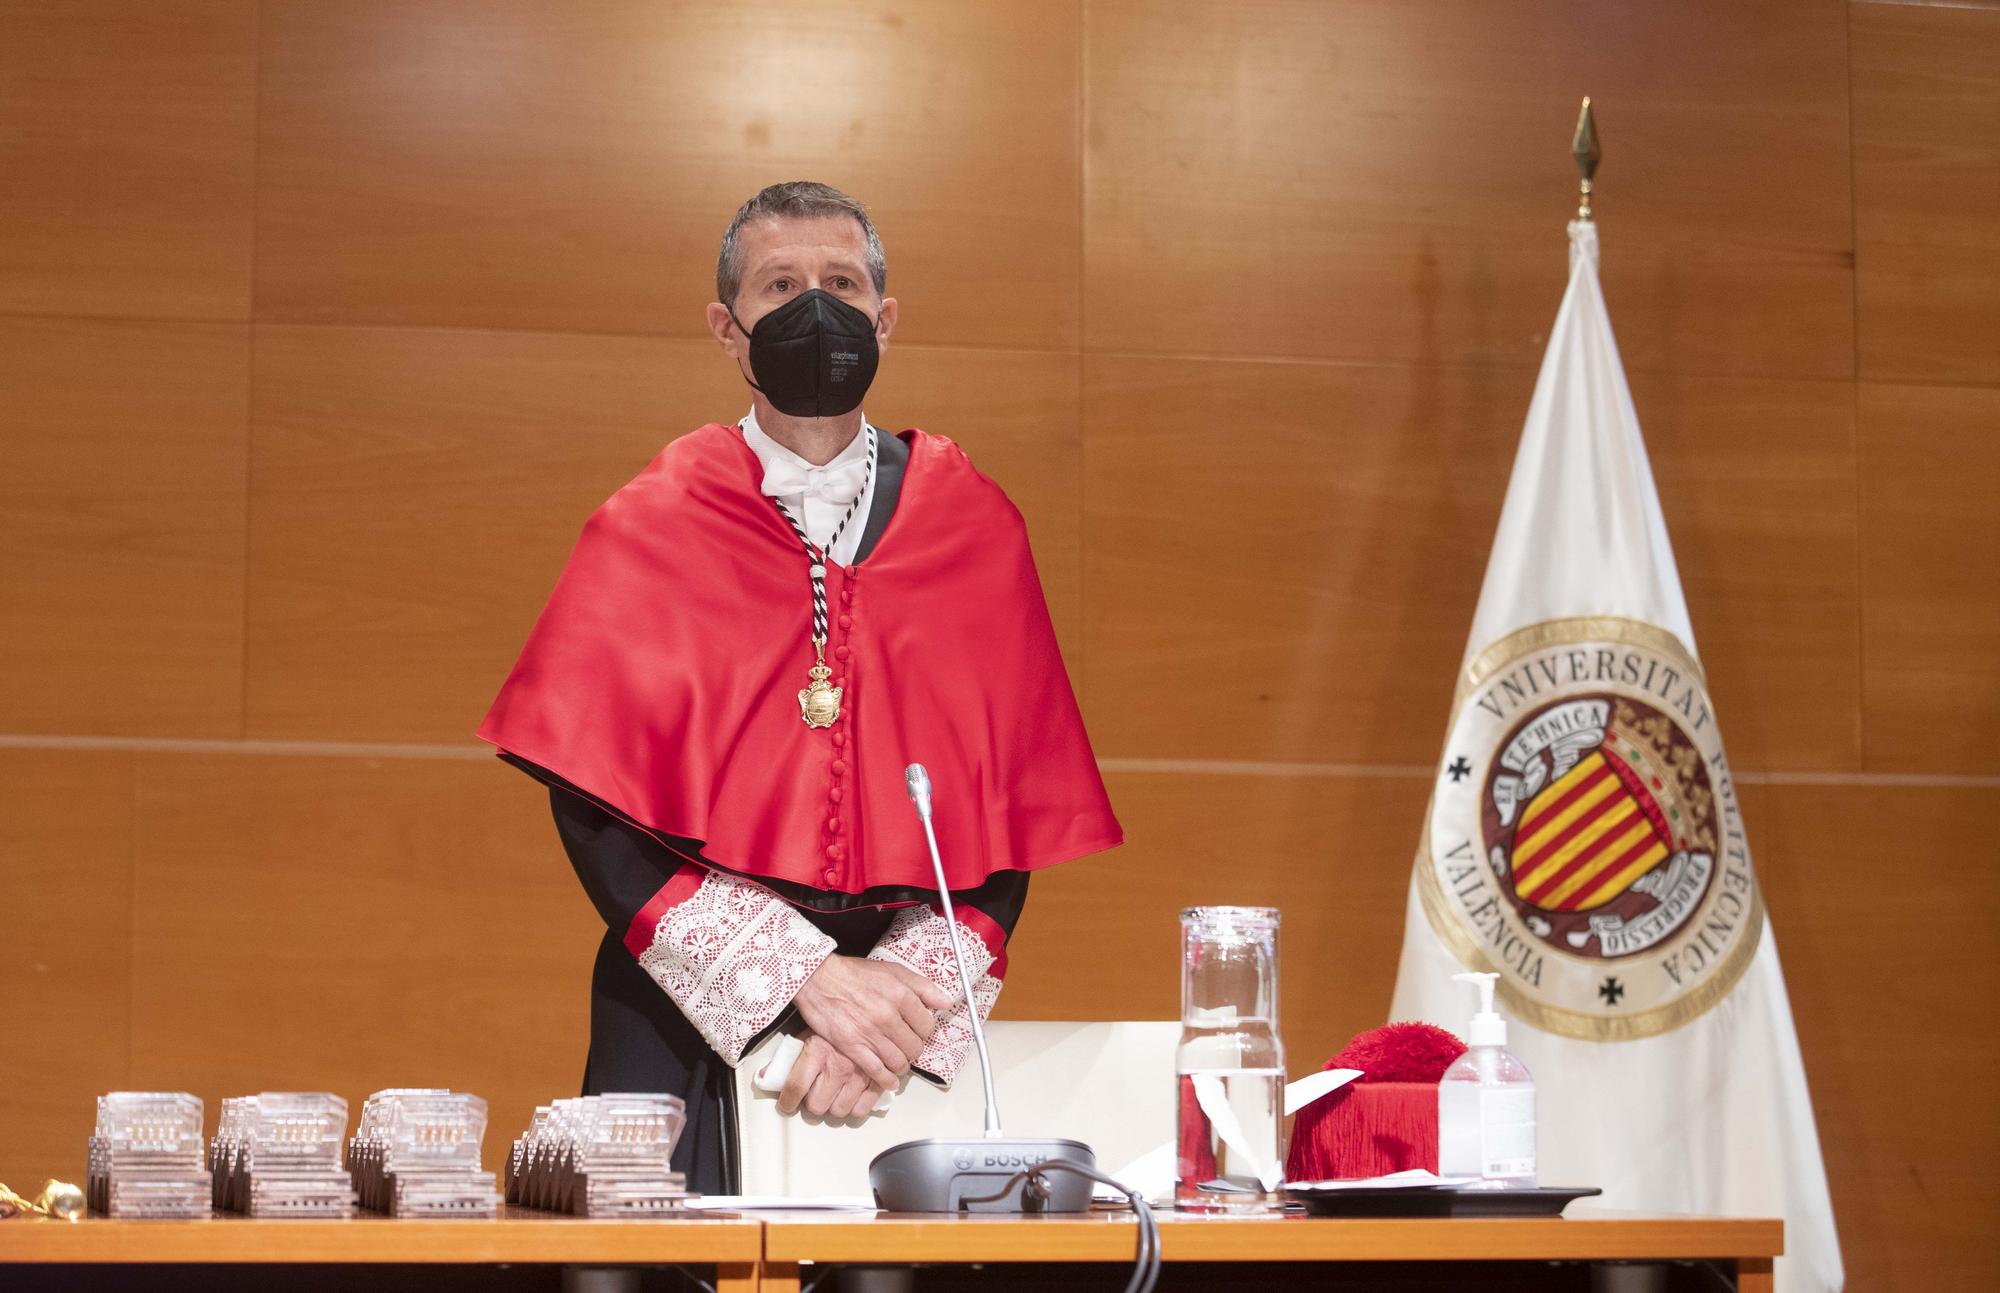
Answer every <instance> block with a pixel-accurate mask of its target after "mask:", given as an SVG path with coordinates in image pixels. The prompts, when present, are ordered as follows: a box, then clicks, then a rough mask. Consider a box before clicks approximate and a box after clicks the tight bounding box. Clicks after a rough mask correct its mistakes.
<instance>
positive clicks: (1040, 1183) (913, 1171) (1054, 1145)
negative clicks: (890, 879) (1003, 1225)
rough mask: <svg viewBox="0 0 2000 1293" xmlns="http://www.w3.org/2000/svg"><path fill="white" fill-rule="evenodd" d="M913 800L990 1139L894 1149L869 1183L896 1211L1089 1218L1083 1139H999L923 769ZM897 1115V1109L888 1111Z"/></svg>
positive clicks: (914, 781)
mask: <svg viewBox="0 0 2000 1293" xmlns="http://www.w3.org/2000/svg"><path fill="white" fill-rule="evenodd" d="M903 781H904V783H905V784H906V785H907V786H908V787H909V791H910V799H911V801H912V802H913V803H915V804H916V806H917V817H918V818H919V819H920V820H921V821H922V822H923V826H924V839H925V841H926V842H927V843H928V844H929V845H930V851H931V872H932V875H933V877H934V878H935V879H936V880H937V887H938V897H939V898H941V899H942V900H943V904H944V920H945V926H946V929H947V930H948V931H949V935H950V938H951V950H952V955H953V957H954V958H955V959H956V960H957V962H958V986H959V990H960V991H961V992H963V993H964V994H965V1009H966V1013H967V1014H969V1015H970V1016H971V1018H972V1040H973V1043H974V1045H976V1046H977V1047H978V1048H979V1076H980V1078H981V1080H982V1081H983V1082H984V1083H985V1087H986V1135H985V1137H984V1138H983V1139H974V1138H971V1137H966V1138H963V1139H960V1138H955V1137H936V1138H932V1139H930V1140H911V1141H905V1142H903V1143H902V1144H900V1145H892V1146H890V1147H889V1148H888V1149H885V1150H883V1151H882V1152H881V1153H879V1154H877V1155H876V1156H875V1160H874V1161H873V1162H871V1163H869V1164H868V1184H869V1185H870V1186H871V1187H872V1188H873V1189H874V1191H875V1204H876V1206H877V1207H880V1208H886V1209H887V1210H889V1211H891V1212H1083V1211H1086V1210H1088V1209H1089V1207H1090V1181H1091V1177H1092V1176H1093V1175H1094V1174H1095V1172H1096V1169H1097V1158H1096V1155H1094V1154H1092V1153H1091V1152H1090V1146H1088V1145H1086V1144H1084V1143H1083V1142H1082V1141H1080V1140H1062V1139H1056V1138H1050V1137H1041V1136H1036V1137H1019V1136H1014V1137H1008V1136H1002V1135H1001V1134H1000V1102H999V1101H998V1100H997V1099H996V1098H995V1097H994V1094H993V1061H992V1057H991V1055H990V1054H989V1052H988V1051H987V1049H986V1028H985V1025H984V1024H983V1023H982V1022H981V1021H980V1018H979V1005H978V1003H977V1002H975V1001H974V1000H973V997H972V975H971V972H970V971H968V970H967V969H966V966H965V944H964V943H963V941H961V939H960V937H959V932H958V918H957V912H956V909H955V908H954V907H953V905H952V901H951V886H950V885H949V884H948V883H947V882H946V880H945V875H944V860H943V859H942V858H941V857H940V856H939V855H938V842H937V831H936V830H935V829H934V828H933V827H932V825H931V797H932V789H931V778H930V774H929V773H928V772H926V771H924V765H923V764H921V763H912V764H911V765H909V767H907V768H905V769H904V770H903ZM890 1116H891V1117H893V1116H895V1111H894V1110H893V1109H892V1110H891V1111H890Z"/></svg>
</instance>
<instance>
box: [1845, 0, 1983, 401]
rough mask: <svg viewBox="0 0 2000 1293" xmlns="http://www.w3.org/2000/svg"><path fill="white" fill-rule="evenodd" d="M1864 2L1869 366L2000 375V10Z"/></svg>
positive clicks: (1859, 129) (1859, 85) (1860, 210)
mask: <svg viewBox="0 0 2000 1293" xmlns="http://www.w3.org/2000/svg"><path fill="white" fill-rule="evenodd" d="M1853 15H1854V20H1853V36H1852V40H1853V61H1854V229H1855V237H1856V239H1857V246H1856V248H1855V253H1856V270H1857V274H1856V306H1857V314H1858V331H1859V341H1860V353H1861V375H1862V376H1863V377H1867V378H1870V379H1873V380H1877V381H1939V382H1984V383H1987V384H1993V383H1996V382H2000V342H1996V340H1995V338H1996V337H2000V10H1996V9H1992V8H1974V7H1972V6H1966V5H1913V4H1856V5H1855V6H1854V7H1853Z"/></svg>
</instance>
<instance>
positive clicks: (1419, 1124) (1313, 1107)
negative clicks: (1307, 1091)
mask: <svg viewBox="0 0 2000 1293" xmlns="http://www.w3.org/2000/svg"><path fill="white" fill-rule="evenodd" d="M1437 1101H1438V1089H1437V1083H1435V1082H1370V1083H1366V1084H1363V1083H1360V1082H1355V1083H1350V1084H1349V1085H1347V1086H1344V1087H1342V1088H1340V1090H1338V1091H1335V1092H1334V1093H1333V1094H1332V1095H1329V1096H1325V1097H1323V1098H1322V1099H1319V1100H1315V1101H1313V1102H1312V1103H1311V1104H1309V1105H1307V1106H1306V1107H1305V1108H1303V1109H1301V1110H1300V1111H1299V1114H1298V1117H1297V1119H1296V1120H1295V1121H1294V1122H1293V1124H1292V1143H1291V1149H1290V1152H1289V1154H1288V1155H1287V1157H1286V1160H1285V1178H1286V1179H1287V1180H1291V1181H1338V1180H1357V1179H1360V1178H1363V1177H1370V1176H1387V1175H1388V1174H1389V1173H1391V1172H1404V1171H1408V1170H1410V1169H1411V1168H1417V1167H1421V1168H1426V1169H1428V1170H1430V1171H1433V1172H1435V1171H1437V1165H1438V1107H1437Z"/></svg>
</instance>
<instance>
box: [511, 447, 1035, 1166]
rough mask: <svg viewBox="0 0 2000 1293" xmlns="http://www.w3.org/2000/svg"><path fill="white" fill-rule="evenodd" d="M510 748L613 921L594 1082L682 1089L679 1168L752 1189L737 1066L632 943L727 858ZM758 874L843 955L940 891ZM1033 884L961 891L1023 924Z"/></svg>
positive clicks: (1008, 877)
mask: <svg viewBox="0 0 2000 1293" xmlns="http://www.w3.org/2000/svg"><path fill="white" fill-rule="evenodd" d="M876 444H877V448H878V453H879V455H880V456H879V458H878V460H877V463H876V480H875V495H874V498H873V500H872V501H871V503H870V506H869V511H868V517H867V522H866V524H865V526H864V527H863V529H862V533H861V541H860V543H859V545H858V546H857V547H856V549H855V556H854V561H853V562H852V563H851V564H852V565H856V566H858V565H860V564H861V563H862V562H863V561H865V560H866V558H867V556H868V554H869V553H870V552H871V551H873V550H874V547H875V544H876V542H877V541H878V540H879V539H880V538H881V535H882V530H883V528H884V527H885V526H886V525H887V524H888V523H889V517H890V516H891V515H892V514H893V513H894V511H895V509H896V500H897V497H898V496H899V495H900V493H901V492H902V484H903V469H904V467H905V466H906V465H907V464H908V462H909V454H910V450H909V446H908V445H906V444H904V443H903V441H902V440H900V439H899V438H897V437H896V436H893V435H890V436H882V437H879V438H878V439H877V441H876ZM502 757H503V758H506V759H507V760H508V761H509V762H511V763H514V764H515V765H516V766H517V767H520V768H522V769H523V770H524V771H526V772H528V773H529V774H530V775H532V776H535V777H536V778H538V779H540V780H542V781H544V782H547V783H548V785H549V806H550V809H551V811H552V812H553V813H554V815H555V821H556V829H557V832H558V833H559V834H560V836H561V838H562V843H563V848H564V850H565V851H566V852H567V853H568V855H569V860H570V865H571V866H572V867H573V868H575V870H576V875H577V879H579V880H580V881H582V883H583V888H584V892H585V893H587V894H588V895H589V896H590V901H591V903H592V905H593V906H595V907H596V908H597V912H598V915H599V916H600V917H602V918H603V920H604V925H605V932H604V937H603V938H602V939H601V940H600V941H599V943H598V947H597V961H596V965H595V968H594V969H593V971H592V973H591V980H590V1051H589V1055H588V1058H587V1060H586V1062H585V1065H584V1072H583V1092H582V1093H583V1094H584V1095H597V1094H601V1093H603V1092H607V1091H664V1092H668V1093H671V1094H673V1095H677V1096H680V1097H681V1098H682V1099H684V1100H686V1101H687V1107H688V1121H687V1126H686V1128H685V1129H684V1130H683V1131H682V1133H681V1138H680V1142H679V1144H678V1145H677V1146H676V1147H675V1149H674V1157H673V1165H674V1168H675V1170H677V1171H681V1172H685V1173H687V1177H688V1187H689V1188H690V1189H692V1190H695V1191H698V1192H700V1193H702V1194H736V1193H740V1192H741V1168H740V1163H739V1159H738V1155H737V1152H736V1146H737V1134H738V1133H737V1125H736V1098H735V1096H736V1088H735V1084H734V1081H735V1079H734V1074H733V1071H732V1070H731V1068H730V1066H729V1064H728V1062H727V1061H725V1060H724V1059H723V1058H722V1057H721V1056H720V1055H718V1054H717V1053H716V1052H715V1051H714V1050H713V1049H712V1048H711V1047H710V1046H709V1044H708V1042H707V1041H706V1040H705V1039H704V1038H703V1037H702V1035H701V1033H700V1032H699V1031H697V1030H696V1028H695V1026H694V1025H693V1024H692V1023H691V1022H689V1020H688V1018H687V1016H685V1015H684V1014H682V1013H681V1010H680V1007H678V1006H676V1005H675V1004H674V1002H673V999H672V998H670V997H669V996H668V995H667V994H666V992H665V991H664V990H663V989H662V988H661V987H660V985H659V984H657V983H655V982H654V981H653V980H652V978H651V977H650V976H648V975H647V973H646V972H645V970H643V969H642V968H640V965H639V962H638V960H637V958H635V957H634V956H633V955H632V953H631V952H630V951H628V950H627V949H626V947H625V942H624V937H625V931H626V930H627V929H628V928H629V927H630V926H631V924H632V921H633V919H634V918H635V917H636V916H637V915H638V913H639V911H640V909H641V908H643V907H644V906H645V905H646V903H647V902H648V901H649V900H650V899H651V898H652V897H653V895H654V894H656V893H658V892H659V891H660V889H661V887H662V886H663V885H665V884H666V883H667V880H668V878H669V877H670V876H672V875H673V874H674V872H675V871H676V870H678V869H679V868H680V867H681V866H682V865H684V864H685V863H686V862H687V861H688V860H690V859H693V860H696V861H700V862H703V863H705V864H707V865H710V866H715V865H716V864H715V863H714V862H712V861H710V860H709V859H707V858H705V857H703V856H702V854H701V846H700V843H699V841H696V840H679V841H675V842H674V844H673V845H672V846H670V845H669V844H667V843H665V842H663V841H662V840H660V839H659V838H657V837H655V836H653V835H650V834H648V833H647V832H645V831H643V830H640V829H638V828H637V827H635V826H632V825H630V824H629V823H627V822H626V821H624V820H623V819H622V818H620V817H619V816H617V815H616V814H614V813H612V812H610V811H608V810H607V809H606V808H605V807H604V806H603V805H602V804H600V803H599V802H598V801H596V800H595V799H593V798H592V797H591V796H590V795H588V794H587V793H586V792H584V791H582V790H579V789H578V788H577V787H575V786H573V785H570V784H569V783H568V782H566V781H564V780H563V779H562V778H560V777H558V776H556V775H555V774H554V773H552V772H550V771H549V770H547V769H546V768H542V767H540V766H538V765H536V764H533V763H529V762H528V761H527V760H525V759H520V758H517V757H514V756H511V755H506V754H503V755H502ZM659 775H661V776H672V775H673V770H672V769H671V768H662V769H660V770H659ZM720 869H725V870H726V868H720ZM757 883H759V884H762V885H763V886H764V887H765V888H767V889H769V890H771V891H772V892H774V893H776V894H777V895H778V896H779V897H781V898H784V899H785V900H786V901H788V902H790V903H791V904H792V905H793V906H794V907H796V908H798V909H799V910H800V911H801V912H802V913H804V915H805V916H806V918H807V919H808V920H810V921H812V923H813V924H814V925H816V926H818V927H819V928H820V929H821V930H823V931H824V932H825V933H826V934H827V935H828V936H829V937H831V938H833V939H834V940H835V942H836V943H837V944H838V946H837V948H836V949H835V951H836V954H837V955H841V956H863V955H866V954H867V952H868V951H869V949H871V948H872V947H874V946H875V943H876V940H877V939H879V938H880V937H881V936H882V934H883V932H884V931H885V930H887V929H888V927H889V924H890V922H891V920H893V919H894V917H895V914H896V913H895V911H894V910H893V909H892V908H890V907H888V906H885V905H884V904H891V903H894V904H903V903H909V902H921V901H924V900H925V899H927V898H929V897H931V896H933V895H932V894H931V893H930V891H927V890H922V889H912V888H907V887H901V886H897V887H881V888H874V889H868V890H865V891H864V892H862V893H859V894H846V893H833V892H829V891H825V890H819V889H810V888H807V887H805V886H803V885H797V884H791V883H788V882H784V881H773V880H766V879H759V880H758V881H757ZM1027 891H1028V874H1027V872H1025V871H1001V872H997V873H995V874H994V875H993V876H991V877H990V878H988V879H987V881H986V882H985V883H984V884H982V885H980V886H979V887H978V888H976V889H966V890H956V889H955V890H953V891H952V901H953V902H955V903H958V904H960V905H962V906H966V907H976V908H978V909H979V910H981V911H983V912H984V913H985V914H986V915H987V916H989V917H991V918H992V919H993V921H994V922H995V923H996V924H998V925H999V926H1000V928H1001V929H1003V930H1005V931H1006V932H1007V933H1008V934H1010V935H1011V934H1012V933H1013V931H1014V924H1015V922H1016V921H1017V920H1018V919H1019V918H1020V914H1021V908H1022V905H1023V904H1024V903H1025V902H1026V901H1027ZM801 1027H802V1024H801V1022H800V1021H799V1019H798V1008H797V1007H796V1006H789V1007H787V1008H786V1010H785V1012H784V1013H783V1014H781V1015H780V1016H779V1017H778V1018H777V1019H776V1020H774V1021H773V1022H772V1023H771V1024H770V1026H769V1027H767V1028H766V1029H765V1030H764V1032H763V1033H762V1034H760V1035H759V1036H758V1038H757V1039H756V1040H755V1041H753V1042H752V1043H751V1044H750V1045H749V1046H746V1047H745V1048H744V1051H745V1054H748V1052H749V1051H750V1050H751V1049H753V1048H754V1047H755V1046H756V1045H757V1044H758V1042H761V1041H762V1040H764V1038H766V1037H768V1036H770V1034H771V1033H772V1032H774V1031H778V1030H785V1031H797V1030H798V1029H799V1028H801Z"/></svg>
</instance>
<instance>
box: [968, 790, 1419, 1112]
mask: <svg viewBox="0 0 2000 1293" xmlns="http://www.w3.org/2000/svg"><path fill="white" fill-rule="evenodd" d="M1106 784H1107V786H1108V788H1109V790H1110V792H1111V801H1112V806H1113V808H1114V809H1115V810H1116V811H1117V813H1118V816H1119V819H1120V820H1121V821H1122V822H1123V823H1124V824H1125V832H1126V842H1125V844H1124V846H1123V847H1121V848H1118V849H1115V850H1113V851H1112V852H1110V853H1106V854H1103V855H1101V856H1098V857H1093V858H1086V859H1083V860H1082V861H1078V862H1072V863H1066V864H1064V865H1062V866H1057V867H1050V868H1048V869H1047V870H1044V871H1038V872H1036V873H1035V877H1034V879H1033V880H1032V881H1031V882H1030V884H1029V886H1028V904H1027V907H1026V908H1025V909H1024V911H1023V914H1022V917H1021V923H1020V926H1019V927H1018V930H1017V932H1016V934H1015V936H1014V938H1013V940H1012V941H1011V943H1010V944H1009V948H1008V970H1007V986H1006V989H1005V990H1004V991H1002V992H1001V994H1000V999H999V1002H998V1003H997V1004H996V1007H995V1009H996V1011H997V1012H998V1013H999V1014H1000V1015H1002V1016H1003V1017H1006V1018H1013V1019H1178V1018H1179V1017H1180V919H1179V917H1180V912H1181V909H1182V908H1184V907H1191V906H1197V905H1200V904H1204V903H1245V904H1252V905H1269V906H1276V907H1280V908H1282V909H1283V918H1282V920H1281V922H1280V927H1279V962H1280V965H1279V990H1280V997H1281V1003H1280V1006H1279V1013H1280V1019H1281V1024H1280V1027H1281V1028H1282V1030H1283V1034H1284V1038H1285V1046H1286V1052H1285V1059H1286V1064H1287V1067H1288V1068H1289V1069H1290V1070H1291V1072H1292V1074H1293V1075H1294V1076H1302V1075H1304V1074H1306V1073H1310V1072H1312V1071H1313V1070H1315V1069H1318V1068H1320V1067H1321V1066H1323V1065H1324V1064H1325V1063H1326V1061H1327V1060H1328V1059H1329V1058H1331V1057H1332V1056H1333V1054H1334V1053H1335V1052H1336V1051H1338V1050H1339V1049H1340V1048H1341V1047H1342V1046H1343V1045H1345V1044H1346V1043H1347V1039H1348V1038H1349V1037H1351V1036H1353V1035H1354V1034H1355V1033H1357V1032H1359V1031H1361V1030H1362V1029H1364V1028H1373V1027H1374V1026H1375V1025H1377V1024H1379V1023H1381V1022H1382V1020H1383V1018H1384V1016H1385V1014H1386V1012H1387V1011H1388V1009H1389V995H1390V992H1391V990H1392V989H1393V988H1394V986H1395V975H1396V957H1397V954H1398V952H1399V951H1400V949H1401V948H1402V945H1403V903H1404V898H1405V896H1406V894H1407V893H1408V889H1409V879H1410V865H1411V861H1412V859H1413V858H1414V857H1415V856H1416V849H1417V841H1418V836H1419V834H1420V831H1421V825H1422V822H1421V819H1422V815H1423V810H1424V804H1425V802H1426V801H1427V799H1428V797H1429V791H1430V787H1429V783H1428V782H1427V781H1426V780H1424V779H1423V778H1420V777H1406V776H1391V777H1351V776H1341V777H1323V776H1302V777H1301V776H1294V777H1280V776H1236V775H1206V776H1204V775H1180V774H1132V773H1114V774H1113V775H1111V776H1110V777H1107V778H1106ZM1141 1080H1144V1079H1143V1078H1142V1079H1141ZM1161 1080H1166V1079H1165V1077H1164V1076H1163V1077H1162V1079H1161Z"/></svg>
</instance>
